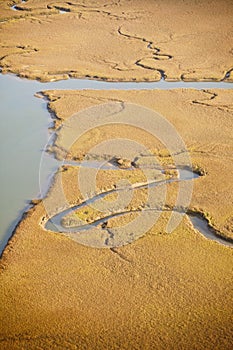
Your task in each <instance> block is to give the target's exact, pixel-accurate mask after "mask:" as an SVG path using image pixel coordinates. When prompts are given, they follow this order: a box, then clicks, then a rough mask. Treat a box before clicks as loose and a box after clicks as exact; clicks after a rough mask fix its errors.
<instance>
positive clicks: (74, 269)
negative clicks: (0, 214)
mask: <svg viewBox="0 0 233 350" xmlns="http://www.w3.org/2000/svg"><path fill="white" fill-rule="evenodd" d="M47 96H49V97H50V99H51V100H52V101H53V102H51V103H50V108H51V109H52V110H53V111H55V113H56V114H57V116H58V117H60V118H61V119H64V120H65V119H67V118H68V117H69V116H70V115H71V114H72V113H75V112H77V111H79V110H82V109H84V108H87V107H90V106H93V105H96V104H101V103H103V102H106V101H108V100H109V101H111V100H113V99H114V100H116V99H117V100H119V101H122V102H124V101H128V102H133V103H138V104H140V105H143V106H146V107H149V108H151V109H153V110H155V111H157V112H159V113H161V114H162V115H163V116H164V117H166V118H167V119H168V120H169V121H170V122H171V123H172V124H173V125H174V126H175V127H176V129H177V130H178V132H179V133H180V135H181V136H182V137H183V139H184V141H185V143H186V145H187V147H188V149H189V150H190V155H191V158H192V161H193V163H194V164H195V165H196V166H199V167H200V168H202V169H205V171H206V175H205V176H203V177H201V178H199V179H197V180H195V182H194V190H193V198H192V202H191V204H190V208H191V209H194V210H196V211H200V212H202V213H204V214H205V215H207V214H208V217H210V218H211V223H212V224H213V225H214V226H215V227H216V228H217V229H218V230H220V231H221V232H223V233H224V234H226V235H228V236H229V237H232V231H231V228H232V218H233V197H232V196H233V194H232V188H231V178H232V169H233V161H232V148H233V142H232V137H231V135H232V92H231V91H226V90H225V91H224V90H214V91H209V92H207V91H197V90H173V91H156V90H154V91H98V92H97V91H82V92H81V91H80V92H79V91H69V92H68V91H51V92H48V93H47ZM213 96H214V97H213ZM212 97H213V98H212ZM168 101H169V103H168ZM57 126H59V121H58V123H57ZM106 134H107V135H108V136H109V137H113V136H114V132H113V133H112V134H111V130H107V132H106V130H105V131H104V130H102V131H101V130H98V132H96V134H94V136H95V135H97V137H94V136H93V135H91V137H89V138H88V137H86V139H85V144H84V142H83V143H82V142H80V144H81V147H79V145H78V144H75V145H74V146H73V148H72V150H71V154H70V156H79V155H81V154H82V153H83V152H85V148H86V149H87V147H89V146H91V145H92V143H94V142H98V141H99V140H101V139H102V137H103V136H104V135H106ZM131 135H133V136H134V137H135V138H136V139H138V140H141V142H142V141H143V142H145V143H146V144H147V147H149V148H150V149H151V150H154V151H155V152H157V154H158V156H159V157H160V158H161V159H165V158H166V156H167V155H166V152H165V150H164V149H163V148H162V147H161V145H160V144H159V143H156V142H154V141H153V140H152V139H150V138H149V137H148V138H145V135H140V133H138V134H137V133H135V132H134V134H132V133H131ZM83 144H84V146H85V147H82V145H83ZM76 171H77V170H74V169H72V168H69V169H68V171H63V172H60V173H59V174H58V176H62V177H63V185H64V190H65V193H66V195H67V197H68V199H69V201H70V203H74V202H75V201H76V202H78V200H79V198H78V193H79V189H78V187H77V182H75V181H74V180H75V177H76ZM101 183H102V185H103V186H104V179H102V182H101V181H100V182H99V184H100V185H101ZM53 191H56V181H55V183H54V186H53V189H52V191H51V192H50V195H51V193H52V192H53ZM169 193H170V196H169V197H168V202H169V201H170V200H171V202H172V199H173V197H175V196H176V193H177V188H176V186H174V187H173V186H171V188H170V189H169ZM45 216H46V212H45V209H44V206H43V203H42V202H41V203H39V204H37V205H36V206H35V207H34V208H33V209H31V210H30V212H29V213H28V214H27V215H26V216H25V218H24V220H22V221H21V223H20V224H19V226H18V228H17V229H16V232H15V234H14V236H13V238H12V240H11V242H10V244H9V245H8V247H7V248H6V250H5V252H4V254H3V257H2V259H1V275H0V279H1V281H0V285H1V288H0V300H1V301H0V307H1V313H0V314H1V330H0V334H1V343H0V344H1V345H0V346H1V349H7V350H8V349H13V350H14V349H127V350H128V349H148V350H149V349H185V350H186V349H187V350H188V349H205V350H206V349H213V348H214V349H221V350H222V349H224V350H225V349H232V345H233V334H232V327H231V325H232V308H233V300H232V293H231V290H232V277H233V271H232V266H233V264H232V249H230V248H227V247H225V246H222V245H220V244H218V243H215V242H213V241H209V240H207V239H205V238H204V237H203V236H201V235H200V234H199V233H198V232H196V231H195V230H194V229H193V227H192V225H191V224H190V222H189V220H188V219H187V218H184V220H183V222H182V224H181V225H180V226H179V227H178V228H177V229H176V230H175V231H174V232H173V233H172V234H170V235H169V234H166V233H165V227H166V224H167V221H168V218H169V216H170V213H164V214H163V215H161V217H160V219H159V221H158V223H157V224H156V225H155V227H154V228H153V229H152V230H150V232H148V234H146V235H145V236H144V237H143V238H141V239H139V240H137V241H135V242H133V243H132V244H130V245H126V246H124V247H121V248H117V249H115V250H110V249H93V248H90V247H85V246H82V245H79V244H77V243H76V242H74V241H73V240H71V239H69V238H66V237H64V236H62V235H59V234H55V233H52V232H49V231H45V230H44V229H43V227H42V226H41V225H40V223H41V219H42V218H43V217H45Z"/></svg>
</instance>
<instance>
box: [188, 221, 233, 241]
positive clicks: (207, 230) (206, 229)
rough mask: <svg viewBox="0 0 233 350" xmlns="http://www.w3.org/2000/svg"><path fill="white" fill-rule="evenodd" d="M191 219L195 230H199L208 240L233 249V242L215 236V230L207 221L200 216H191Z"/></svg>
mask: <svg viewBox="0 0 233 350" xmlns="http://www.w3.org/2000/svg"><path fill="white" fill-rule="evenodd" d="M189 219H190V221H191V222H192V224H193V226H194V227H195V229H197V230H198V231H199V232H200V233H201V234H202V235H203V236H205V237H206V238H208V239H211V240H213V241H216V242H218V243H220V244H224V245H226V246H228V247H233V243H232V242H230V241H227V240H225V239H223V238H221V237H219V236H217V235H216V234H215V232H214V230H213V229H212V228H211V227H210V226H209V225H208V222H207V220H206V219H204V218H202V217H201V216H199V215H189Z"/></svg>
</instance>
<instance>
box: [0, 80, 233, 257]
mask: <svg viewBox="0 0 233 350" xmlns="http://www.w3.org/2000/svg"><path fill="white" fill-rule="evenodd" d="M0 87H1V108H2V112H1V128H0V132H1V143H2V145H1V160H2V166H1V170H0V178H1V214H0V222H1V231H0V242H1V243H0V253H1V252H2V251H3V249H4V247H5V246H6V244H7V241H8V240H9V238H10V237H11V234H12V232H13V230H14V228H15V226H16V225H17V223H18V222H19V221H20V220H21V217H22V215H23V213H24V212H25V211H26V210H28V208H29V207H30V205H31V204H30V200H31V199H33V198H40V197H41V196H44V195H45V193H46V191H47V189H48V188H49V185H50V183H51V178H52V177H53V175H54V173H55V172H56V171H57V169H58V168H59V166H61V165H62V163H61V162H58V161H57V160H56V159H54V158H53V157H51V156H49V155H48V156H46V167H43V172H40V181H41V183H42V186H41V187H42V188H43V193H40V186H39V166H40V159H41V155H42V152H43V150H44V146H45V145H46V143H47V141H48V138H49V135H48V129H49V127H50V126H52V119H51V116H50V114H49V112H48V110H47V102H46V101H45V100H44V99H39V98H35V97H34V96H33V95H34V94H35V93H36V92H38V91H41V90H47V89H52V90H55V89H66V90H69V89H77V90H83V89H96V90H105V89H106V90H107V89H115V90H141V89H165V90H167V89H174V88H194V89H210V88H224V89H231V88H232V85H231V84H230V83H225V82H217V83H214V82H192V83H191V82H188V83H186V82H182V81H181V82H173V83H171V82H166V81H160V82H155V83H151V82H150V83H149V82H148V83H132V82H131V83H130V82H129V83H127V82H125V83H123V82H119V83H113V82H102V81H94V80H81V79H80V80H78V79H69V80H64V81H58V82H51V83H40V82H38V81H30V80H25V79H19V78H17V77H15V76H14V75H2V74H1V75H0ZM70 165H78V164H70ZM82 166H83V164H82ZM84 166H85V164H84ZM86 166H91V167H98V163H92V164H91V163H89V164H86ZM195 177H198V176H197V174H194V173H193V172H192V171H189V172H187V170H186V173H184V172H183V173H182V170H181V171H180V179H179V181H181V180H182V179H184V180H190V181H192V179H193V178H195ZM156 185H158V184H156V183H155V184H153V185H152V184H151V185H150V186H156ZM100 195H101V196H103V195H104V194H100ZM90 200H95V199H90ZM74 209H75V208H71V209H69V210H74ZM65 214H67V212H66V213H64V212H61V213H59V215H58V216H57V217H55V218H53V219H55V220H56V226H57V224H58V225H60V220H61V218H62V217H63V216H64V215H65ZM123 214H125V213H116V214H114V215H115V216H117V215H118V216H119V215H123ZM190 220H191V222H192V224H193V225H194V227H195V228H196V229H197V230H198V231H200V232H201V233H202V234H203V235H204V236H206V237H207V238H208V239H213V240H216V241H218V242H219V243H221V244H225V245H227V246H231V247H232V243H231V242H227V241H225V240H224V239H222V238H220V237H218V236H216V235H215V232H214V231H213V230H212V229H211V228H210V227H209V226H208V224H207V221H206V220H205V219H203V218H201V217H196V216H195V217H193V216H190ZM105 221H106V218H104V219H101V220H98V221H97V222H94V223H93V224H94V225H101V224H103V223H104V222H105ZM49 225H50V224H49V221H48V223H47V226H46V228H47V229H52V230H54V228H52V227H48V226H49ZM58 227H60V226H58ZM60 228H61V227H60ZM63 229H64V228H63ZM79 229H80V230H81V229H82V230H83V229H85V227H82V228H81V227H80V228H79ZM56 230H58V231H59V229H58V228H57V227H56ZM76 231H77V228H76Z"/></svg>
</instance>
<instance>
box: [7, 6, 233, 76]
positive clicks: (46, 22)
mask: <svg viewBox="0 0 233 350" xmlns="http://www.w3.org/2000/svg"><path fill="white" fill-rule="evenodd" d="M13 4H16V5H17V7H16V8H17V9H18V11H13V10H11V9H10V6H11V5H13ZM60 10H65V11H66V12H65V13H60ZM0 18H1V24H0V25H1V33H0V38H1V45H0V57H1V62H0V66H1V67H2V71H3V72H13V73H16V74H18V75H20V76H22V77H27V78H30V79H38V80H42V81H51V80H58V79H67V78H69V77H78V78H83V77H88V78H94V79H100V80H115V81H128V80H135V81H157V80H160V79H161V77H164V78H165V79H166V80H185V81H188V80H193V81H196V80H214V81H220V80H226V81H232V74H233V73H232V72H233V71H232V69H233V64H232V55H233V52H232V50H233V49H232V47H233V39H232V38H233V36H232V25H233V4H232V1H231V0H221V1H216V0H214V1H213V0H212V1H208V2H207V1H201V0H200V1H192V0H186V1H181V0H175V1H172V0H165V1H164V0H158V1H152V0H146V1H140V0H136V1H130V0H128V1H126V0H116V1H82V0H81V1H76V0H74V1H72V2H65V1H64V2H63V1H59V2H47V1H43V0H42V1H40V0H28V1H26V2H19V1H1V3H0Z"/></svg>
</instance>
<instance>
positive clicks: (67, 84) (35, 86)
mask: <svg viewBox="0 0 233 350" xmlns="http://www.w3.org/2000/svg"><path fill="white" fill-rule="evenodd" d="M9 82H10V83H9ZM12 84H13V86H16V85H17V89H18V90H17V89H16V90H17V92H19V90H21V91H23V90H25V91H26V92H25V93H23V99H24V100H25V102H24V103H23V102H22V100H21V99H22V96H21V95H19V94H18V93H15V94H14V104H15V106H16V107H17V108H16V110H17V112H16V116H15V117H14V118H16V120H17V119H18V114H20V115H24V113H25V106H23V104H25V105H26V106H27V105H28V104H29V105H30V104H31V100H29V97H30V99H31V97H33V95H34V94H36V93H37V92H38V91H41V90H46V89H50V90H55V89H61V90H62V89H65V90H69V89H72V90H73V89H75V90H83V89H97V90H109V89H113V90H142V89H149V90H151V89H162V90H164V89H165V90H167V89H173V88H174V89H176V88H192V89H207V88H208V89H210V88H224V89H229V88H232V84H231V83H226V82H221V83H215V82H212V83H206V82H193V83H191V82H189V83H187V82H182V81H180V82H166V81H160V82H156V83H151V82H148V83H144V82H143V83H136V82H134V83H133V82H130V83H123V82H119V83H116V82H114V83H113V82H112V83H111V82H104V81H94V80H85V79H84V80H79V79H69V80H64V81H57V82H50V83H41V82H38V81H32V80H26V79H20V78H18V77H16V76H15V75H13V74H9V75H3V74H0V85H2V86H3V89H5V90H6V89H7V87H9V93H10V94H12V89H11V86H12ZM36 100H37V101H40V102H37V103H36V105H37V107H36V108H38V106H39V103H40V109H41V111H43V114H44V115H47V119H48V120H46V123H45V124H44V125H43V126H42V128H43V132H44V133H46V134H47V133H48V128H49V126H50V125H51V122H53V119H52V118H51V115H50V114H49V113H48V110H47V108H48V106H46V113H45V107H42V105H43V104H44V103H45V100H43V99H41V100H39V99H36ZM32 101H34V98H33V99H32ZM41 102H42V103H41ZM46 103H47V101H46ZM19 106H22V110H23V112H22V113H21V112H20V109H18V107H19ZM8 109H9V106H8ZM34 111H35V109H34V104H33V107H32V113H33V114H34ZM41 114H42V113H41ZM31 116H32V114H30V115H29V117H28V120H27V121H26V124H25V125H30V124H31V122H32V119H31ZM4 117H5V114H4ZM2 122H4V121H2ZM39 127H40V128H41V125H40V126H39ZM19 131H20V130H19V129H17V130H16V132H17V133H18V132H19ZM19 138H20V137H19ZM47 138H48V136H46V139H47ZM46 139H45V141H46ZM33 141H34V140H33ZM33 141H32V144H30V143H29V144H28V148H30V149H31V147H33V145H34V142H33ZM42 141H43V140H42ZM40 142H41V140H40ZM45 143H46V142H42V144H41V146H39V148H40V149H41V150H42V149H43V147H44V144H45ZM3 148H5V147H3ZM6 152H7V154H6V155H5V158H6V159H8V158H9V154H8V150H7V147H6ZM36 152H38V149H37V150H36ZM21 155H22V154H21ZM22 156H23V155H22ZM3 159H4V158H3ZM19 165H20V164H18V166H19ZM50 167H51V169H52V171H54V167H55V163H54V161H52V163H51V164H50ZM16 170H17V169H16ZM28 171H29V172H30V170H28ZM48 178H50V179H51V172H49V171H48V174H46V175H45V179H47V182H48ZM8 186H9V183H8ZM33 193H34V195H33ZM33 193H31V194H29V196H28V197H27V198H38V197H39V196H38V195H37V194H36V193H38V191H35V190H34V191H33ZM26 196H27V195H26ZM24 198H25V197H24ZM29 202H30V201H28V200H27V201H26V205H25V204H23V205H22V200H21V201H19V203H18V211H17V212H18V214H17V215H15V214H14V216H13V217H17V219H14V220H13V217H12V218H11V221H10V222H8V228H7V230H6V232H5V234H4V237H3V238H2V237H1V245H0V252H2V250H3V249H4V247H5V246H6V244H7V241H8V240H9V239H10V237H11V236H12V232H14V228H15V227H16V226H17V224H18V223H19V222H20V221H21V219H22V218H23V217H24V216H25V211H27V210H28V209H29V208H30V207H31V205H29V204H28V203H29ZM24 203H25V199H24Z"/></svg>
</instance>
